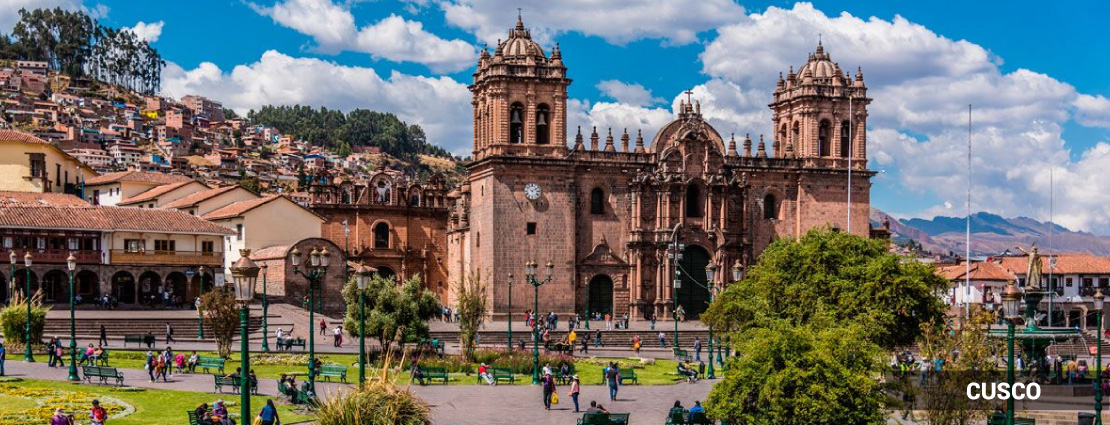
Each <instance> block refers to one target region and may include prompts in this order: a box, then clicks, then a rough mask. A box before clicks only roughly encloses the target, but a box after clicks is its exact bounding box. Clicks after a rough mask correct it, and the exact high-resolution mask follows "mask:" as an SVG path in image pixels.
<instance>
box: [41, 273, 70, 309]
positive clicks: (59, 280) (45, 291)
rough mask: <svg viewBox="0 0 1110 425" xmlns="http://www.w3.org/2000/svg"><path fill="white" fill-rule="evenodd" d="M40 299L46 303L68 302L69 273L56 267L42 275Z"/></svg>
mask: <svg viewBox="0 0 1110 425" xmlns="http://www.w3.org/2000/svg"><path fill="white" fill-rule="evenodd" d="M42 300H43V302H46V303H60V302H65V303H69V275H67V274H66V273H65V272H63V271H61V270H57V269H55V270H51V271H48V272H46V274H44V275H42Z"/></svg>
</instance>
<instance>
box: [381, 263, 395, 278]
mask: <svg viewBox="0 0 1110 425" xmlns="http://www.w3.org/2000/svg"><path fill="white" fill-rule="evenodd" d="M377 268H378V273H377V275H378V276H381V277H383V278H386V279H394V278H395V277H396V276H397V272H395V271H393V269H391V268H389V266H378V267H377Z"/></svg>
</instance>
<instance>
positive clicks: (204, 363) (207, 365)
mask: <svg viewBox="0 0 1110 425" xmlns="http://www.w3.org/2000/svg"><path fill="white" fill-rule="evenodd" d="M225 363H227V360H224V359H221V358H219V357H208V356H199V357H197V367H198V368H201V369H204V373H208V369H216V370H217V371H219V372H220V375H223V374H224V364H225Z"/></svg>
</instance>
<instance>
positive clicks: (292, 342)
mask: <svg viewBox="0 0 1110 425" xmlns="http://www.w3.org/2000/svg"><path fill="white" fill-rule="evenodd" d="M282 342H283V343H284V344H285V350H286V351H289V350H292V349H293V347H301V351H304V346H305V343H304V338H286V339H285V341H282Z"/></svg>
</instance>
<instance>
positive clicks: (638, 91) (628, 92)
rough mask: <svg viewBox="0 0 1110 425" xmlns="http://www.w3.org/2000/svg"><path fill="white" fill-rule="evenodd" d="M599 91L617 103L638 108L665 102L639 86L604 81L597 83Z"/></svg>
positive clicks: (615, 81)
mask: <svg viewBox="0 0 1110 425" xmlns="http://www.w3.org/2000/svg"><path fill="white" fill-rule="evenodd" d="M597 89H598V90H600V91H601V94H603V95H605V96H609V97H610V98H612V99H613V100H616V101H617V102H620V103H628V104H632V105H636V106H650V105H654V104H656V103H660V102H662V101H663V98H661V97H655V96H653V95H652V94H651V90H648V89H646V88H644V86H642V85H639V84H629V83H625V82H622V81H617V80H604V81H601V82H600V83H597Z"/></svg>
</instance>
